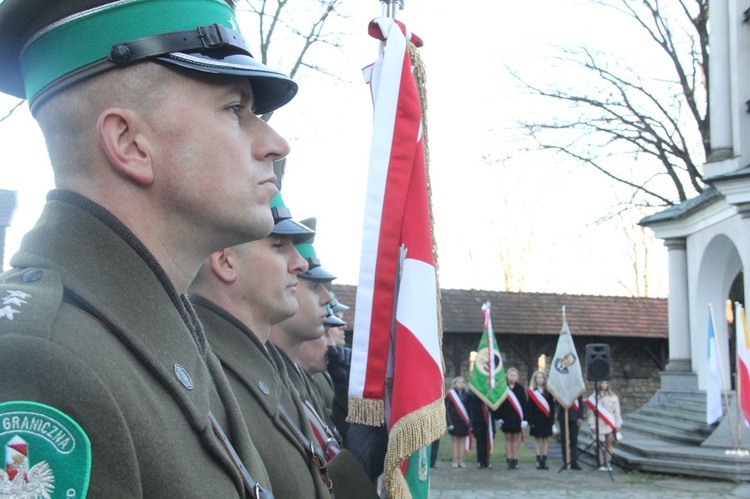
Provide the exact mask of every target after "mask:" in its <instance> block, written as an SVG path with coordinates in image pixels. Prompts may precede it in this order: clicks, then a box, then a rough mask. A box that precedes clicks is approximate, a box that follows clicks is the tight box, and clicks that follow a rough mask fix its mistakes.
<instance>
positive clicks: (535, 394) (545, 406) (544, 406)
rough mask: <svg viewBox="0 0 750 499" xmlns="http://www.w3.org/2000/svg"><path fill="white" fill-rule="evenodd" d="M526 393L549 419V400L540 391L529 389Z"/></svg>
mask: <svg viewBox="0 0 750 499" xmlns="http://www.w3.org/2000/svg"><path fill="white" fill-rule="evenodd" d="M526 392H527V393H528V394H529V398H530V399H531V400H532V401H533V402H534V405H535V406H537V408H538V409H539V410H540V411H542V413H543V414H544V415H545V416H546V417H549V415H550V410H551V409H550V406H549V402H547V399H546V398H544V395H543V394H542V392H540V391H539V390H537V389H536V388H535V389H533V390H532V389H531V388H528V389H526Z"/></svg>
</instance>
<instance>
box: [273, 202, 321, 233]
mask: <svg viewBox="0 0 750 499" xmlns="http://www.w3.org/2000/svg"><path fill="white" fill-rule="evenodd" d="M271 213H273V223H274V225H273V230H272V231H271V234H276V235H278V236H291V237H292V242H293V243H294V244H300V243H303V242H305V241H310V240H311V239H313V238H314V237H315V231H314V230H312V229H310V228H308V227H307V226H306V225H303V224H301V223H299V222H297V221H296V220H292V213H291V212H290V211H289V208H287V207H286V204H284V199H283V198H282V197H281V192H278V193H277V194H276V196H275V197H274V198H273V201H271Z"/></svg>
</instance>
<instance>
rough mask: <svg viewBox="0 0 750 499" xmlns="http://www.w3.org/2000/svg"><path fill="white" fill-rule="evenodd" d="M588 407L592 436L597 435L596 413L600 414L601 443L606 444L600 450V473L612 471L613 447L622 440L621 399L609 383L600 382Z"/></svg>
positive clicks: (587, 401)
mask: <svg viewBox="0 0 750 499" xmlns="http://www.w3.org/2000/svg"><path fill="white" fill-rule="evenodd" d="M595 397H596V398H595ZM586 405H587V406H588V408H589V409H590V411H589V418H588V423H589V429H590V430H591V434H592V435H596V413H597V412H598V413H599V441H600V442H602V443H604V448H600V449H599V464H600V465H601V466H600V467H599V471H612V466H610V462H611V461H612V447H613V445H614V443H615V439H617V440H619V439H620V438H622V436H621V434H620V429H621V428H622V417H621V415H620V399H619V398H618V397H617V395H615V393H614V392H612V389H611V388H610V386H609V381H600V382H599V392H598V393H595V394H592V395H591V396H590V397H589V398H588V399H587V400H586Z"/></svg>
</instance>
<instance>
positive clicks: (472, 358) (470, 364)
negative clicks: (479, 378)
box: [469, 350, 477, 374]
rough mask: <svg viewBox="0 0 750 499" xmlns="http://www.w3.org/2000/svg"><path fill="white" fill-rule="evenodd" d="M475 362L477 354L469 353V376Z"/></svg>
mask: <svg viewBox="0 0 750 499" xmlns="http://www.w3.org/2000/svg"><path fill="white" fill-rule="evenodd" d="M476 360H477V353H476V352H475V351H474V350H472V351H471V352H469V374H471V372H472V371H473V370H474V362H475V361H476Z"/></svg>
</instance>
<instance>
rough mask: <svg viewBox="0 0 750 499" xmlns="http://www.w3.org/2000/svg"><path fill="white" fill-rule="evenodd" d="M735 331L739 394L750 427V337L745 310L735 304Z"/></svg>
mask: <svg viewBox="0 0 750 499" xmlns="http://www.w3.org/2000/svg"><path fill="white" fill-rule="evenodd" d="M735 310H736V313H735V314H734V320H735V330H736V333H737V380H738V381H739V382H738V383H737V393H738V397H739V400H740V408H741V409H742V414H743V416H744V418H745V424H746V425H747V426H750V335H748V333H747V322H745V309H744V308H743V307H742V305H740V304H739V303H736V304H735Z"/></svg>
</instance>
